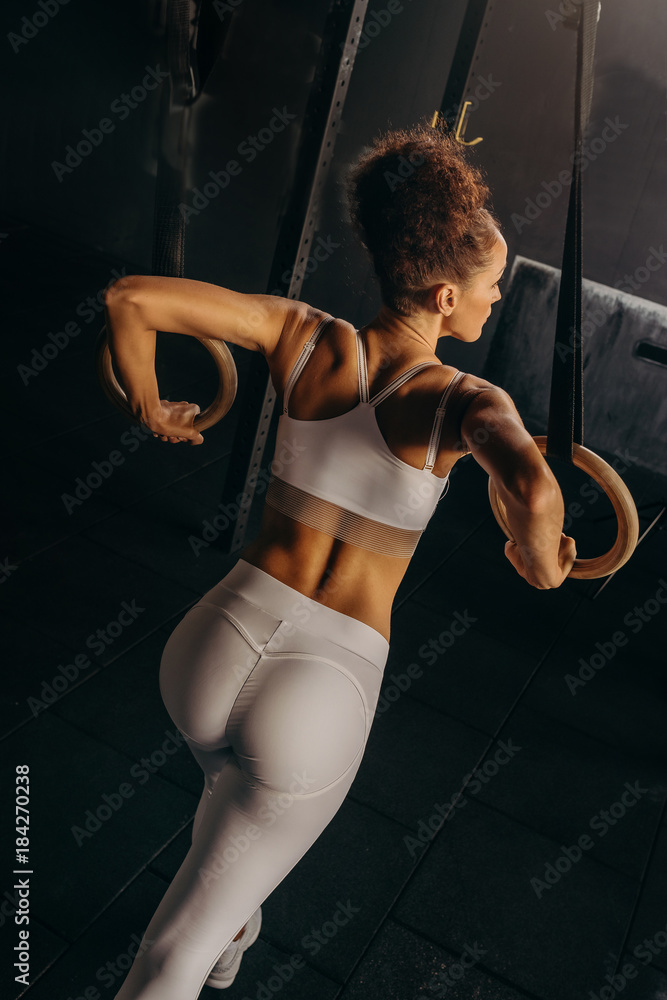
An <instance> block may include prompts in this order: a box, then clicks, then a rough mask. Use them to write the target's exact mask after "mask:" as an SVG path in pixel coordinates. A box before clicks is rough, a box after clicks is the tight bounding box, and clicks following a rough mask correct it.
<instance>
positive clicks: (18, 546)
mask: <svg viewBox="0 0 667 1000" xmlns="http://www.w3.org/2000/svg"><path fill="white" fill-rule="evenodd" d="M69 488H70V486H69V483H67V482H66V481H65V480H64V479H63V478H61V477H60V476H57V475H55V474H54V473H52V472H49V471H47V470H46V469H38V468H35V467H34V466H32V465H31V464H30V463H28V462H24V461H20V460H18V461H17V460H10V459H8V460H5V462H4V463H3V494H4V495H3V500H2V509H3V515H4V514H5V511H6V513H7V516H8V517H9V519H10V524H11V531H8V530H7V522H6V521H3V529H2V535H1V536H0V538H1V541H0V552H2V554H3V555H6V554H9V553H11V555H12V557H14V558H15V561H17V562H22V561H23V560H25V559H26V558H28V557H29V556H32V555H34V554H35V553H36V552H40V551H41V550H42V549H44V548H47V547H48V546H51V545H54V544H55V543H57V542H59V541H61V540H62V539H65V538H67V537H69V536H70V535H72V534H75V533H77V532H80V531H81V530H82V529H83V528H86V527H88V526H89V525H91V524H94V523H95V522H96V521H99V520H100V519H102V518H106V517H109V516H110V515H112V514H114V513H115V512H116V511H117V510H119V508H118V506H117V505H116V504H113V503H109V502H108V501H106V500H103V499H102V498H101V497H97V496H95V495H93V496H91V497H89V498H88V501H87V503H86V504H85V505H83V506H82V507H81V510H80V512H79V513H78V516H77V517H76V519H75V520H73V519H72V511H71V510H68V508H67V507H66V506H65V504H64V503H63V502H62V497H63V494H65V493H66V492H67V491H68V490H69Z"/></svg>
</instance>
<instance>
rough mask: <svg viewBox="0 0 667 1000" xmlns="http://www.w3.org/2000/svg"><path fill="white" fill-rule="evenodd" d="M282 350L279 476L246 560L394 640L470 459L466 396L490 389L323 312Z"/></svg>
mask: <svg viewBox="0 0 667 1000" xmlns="http://www.w3.org/2000/svg"><path fill="white" fill-rule="evenodd" d="M313 335H314V336H313ZM281 341H282V343H281V344H280V345H279V346H278V348H277V349H276V350H275V351H274V352H273V354H272V357H271V359H270V360H269V367H270V371H271V377H272V380H273V384H274V386H275V388H276V392H277V394H278V397H279V401H280V405H281V410H282V411H283V412H282V415H281V417H280V421H279V426H278V434H277V440H276V449H275V457H274V463H273V467H272V472H273V479H272V482H271V485H270V486H269V491H268V493H267V498H266V506H265V512H264V518H263V521H262V526H261V529H260V533H259V535H258V537H257V539H256V540H255V542H253V543H252V544H251V545H250V546H249V547H248V548H247V549H246V550H245V551H244V553H243V558H244V559H245V560H246V561H248V562H251V563H253V564H254V565H255V566H258V567H259V568H260V569H263V570H265V571H266V572H267V573H270V574H271V575H272V576H275V577H277V578H278V579H280V580H281V581H282V582H283V583H286V584H287V585H288V586H291V587H293V588H294V589H295V590H298V591H300V592H301V593H304V594H306V595H308V596H311V597H314V598H315V599H316V600H318V601H320V602H321V603H326V604H328V605H329V606H330V607H332V608H334V609H336V610H338V611H341V612H342V613H344V614H348V615H350V616H351V617H355V618H359V619H360V620H362V621H364V622H366V624H369V625H371V626H372V627H373V628H375V629H377V630H378V631H380V632H382V633H383V634H384V635H385V636H387V637H388V635H389V616H390V612H391V603H392V601H393V597H394V594H395V592H396V589H397V587H398V585H399V583H400V581H401V578H402V577H403V574H404V573H405V570H406V569H407V566H408V563H409V560H410V556H411V555H412V552H413V550H414V547H415V545H416V544H417V542H418V540H419V536H420V534H421V531H422V530H423V528H425V527H426V524H427V523H428V520H429V518H430V516H431V514H432V512H433V511H434V509H435V506H436V504H437V502H438V500H439V499H440V497H441V496H442V495H443V493H444V492H446V489H447V487H448V485H449V483H448V475H449V472H450V470H451V468H452V467H453V465H454V464H455V462H456V461H457V459H459V458H460V457H461V456H462V455H463V454H465V449H464V447H463V446H462V445H461V442H460V434H459V433H458V428H459V425H460V418H461V414H462V412H463V406H462V399H463V397H464V396H467V397H468V399H470V398H471V397H470V394H471V393H474V392H475V391H479V390H480V389H482V388H485V387H487V386H488V385H489V383H487V382H484V380H482V379H477V378H475V377H473V376H470V375H466V374H465V373H463V372H457V371H456V369H453V368H451V367H450V366H446V365H442V364H441V363H440V361H439V360H438V359H437V357H435V355H434V354H433V351H432V350H431V349H430V348H429V347H428V346H427V345H425V344H424V345H421V344H420V343H419V342H418V341H417V340H410V339H404V340H401V341H400V342H399V341H398V339H397V338H392V337H391V336H390V335H388V334H386V333H385V332H384V331H382V330H375V329H373V328H372V327H368V328H366V329H364V330H363V331H359V332H358V331H355V329H354V327H352V326H351V325H350V324H349V323H346V322H344V321H342V320H339V319H333V318H332V317H330V316H327V315H326V314H324V315H323V314H321V313H318V314H314V311H313V310H309V311H308V313H306V314H303V315H302V317H301V321H300V322H297V323H295V325H294V326H293V328H292V329H291V330H288V331H286V333H285V334H284V335H283V337H282V338H281ZM443 397H444V398H443ZM438 411H440V416H438Z"/></svg>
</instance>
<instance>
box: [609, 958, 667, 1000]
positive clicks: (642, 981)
mask: <svg viewBox="0 0 667 1000" xmlns="http://www.w3.org/2000/svg"><path fill="white" fill-rule="evenodd" d="M650 959H651V953H650V952H649V951H645V950H644V949H643V948H642V949H641V951H640V952H639V957H638V956H637V955H635V954H630V955H624V956H623V961H622V963H621V966H620V969H619V971H618V972H615V971H614V969H610V971H609V972H608V973H607V975H608V976H611V980H610V979H607V978H606V977H605V978H604V979H603V981H602V982H600V983H597V984H595V986H594V987H593V989H597V992H598V994H599V992H600V990H601V989H602V986H603V985H604V986H608V987H611V988H612V989H614V988H616V987H620V988H621V990H622V992H621V993H620V996H622V997H623V1000H664V998H665V997H667V974H666V973H665V972H661V970H660V969H658V968H656V967H655V965H653V964H652V961H650ZM614 968H615V967H614ZM615 975H616V976H618V975H620V976H621V978H620V979H616V980H614V976H615ZM623 980H625V983H623ZM616 995H617V996H618V995H619V992H618V990H617V991H616Z"/></svg>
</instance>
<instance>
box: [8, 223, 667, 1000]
mask: <svg viewBox="0 0 667 1000" xmlns="http://www.w3.org/2000/svg"><path fill="white" fill-rule="evenodd" d="M2 228H3V231H4V232H6V233H7V234H8V236H7V237H6V238H5V240H4V242H3V246H2V248H1V252H2V254H3V255H7V258H6V259H7V260H8V261H9V264H8V272H7V273H8V274H9V281H8V289H7V294H6V297H5V301H6V302H7V303H8V309H7V313H6V318H5V324H4V336H3V347H4V360H5V364H4V365H3V366H2V371H1V372H0V387H1V388H2V394H1V396H0V414H2V415H3V416H4V418H5V420H4V425H5V434H4V435H3V438H2V451H3V461H2V468H3V483H4V489H3V500H2V503H3V508H4V510H3V512H2V519H1V520H2V538H1V539H0V544H1V545H2V548H1V549H0V560H2V566H1V570H0V580H1V582H2V587H1V588H0V621H1V623H2V626H3V650H4V662H5V678H6V683H5V686H4V691H3V696H2V699H1V703H0V712H1V718H0V722H1V726H2V735H3V737H4V742H3V753H2V769H3V783H2V788H3V789H4V799H5V801H6V809H5V814H6V815H9V812H10V806H12V801H11V796H12V794H13V787H14V780H15V768H16V766H17V765H22V764H28V765H29V767H30V778H31V831H30V840H31V842H30V860H31V870H32V872H33V874H32V875H31V876H30V888H31V895H30V925H29V926H30V952H31V960H30V976H29V978H30V986H29V987H28V989H27V996H28V997H29V1000H69V998H71V1000H75V998H85V1000H112V998H113V997H114V995H115V993H116V992H117V990H118V989H119V987H120V984H121V982H122V979H123V977H124V975H125V973H126V970H127V968H128V967H129V964H130V961H131V958H130V954H131V952H132V950H133V948H134V947H135V946H136V943H137V941H138V940H139V939H140V937H141V934H142V933H143V930H144V928H145V926H146V924H147V923H148V921H149V919H150V917H151V915H152V913H153V911H154V909H155V907H156V906H157V903H158V902H159V900H160V898H161V896H162V894H163V893H164V891H165V889H166V886H167V884H168V883H169V881H170V879H171V878H172V877H173V875H174V873H175V872H176V870H177V869H178V867H179V865H180V863H181V861H182V859H183V857H184V856H185V853H186V851H187V848H188V845H189V838H190V830H191V823H192V817H193V814H194V810H195V807H196V804H197V801H198V798H199V794H200V791H201V778H200V772H199V770H198V767H197V765H196V763H195V762H194V760H192V759H191V758H190V756H189V752H188V750H187V748H186V747H184V746H183V745H182V743H181V742H180V741H179V739H178V735H179V734H178V732H177V731H176V730H175V727H174V725H173V723H172V722H171V719H170V718H169V716H168V715H167V713H166V711H165V709H164V707H163V705H162V702H161V700H160V694H159V690H158V684H157V671H158V665H159V660H160V654H161V651H162V648H163V646H164V643H165V641H166V638H167V636H168V635H169V633H170V631H171V630H172V629H173V627H174V625H175V624H176V623H177V621H178V620H179V619H180V617H181V616H182V615H183V613H184V612H185V611H186V610H187V609H188V607H190V606H191V605H192V604H193V603H194V602H195V601H196V600H197V599H198V598H199V597H200V596H201V594H202V593H203V592H204V591H205V590H207V589H208V588H209V587H210V586H212V585H213V584H214V583H215V582H216V581H217V580H219V579H220V578H221V577H222V576H223V575H224V574H225V572H226V571H227V570H228V568H230V566H231V565H232V564H233V562H234V559H233V558H231V557H229V556H227V555H224V554H222V553H221V552H220V551H219V547H217V546H216V543H215V539H214V538H212V533H211V531H210V530H208V531H206V523H207V522H211V520H212V518H213V517H214V516H215V514H216V512H217V505H218V503H219V501H220V498H221V490H222V484H223V481H224V474H225V468H226V463H227V460H228V454H229V449H230V446H231V441H232V431H233V427H234V423H235V419H236V414H235V413H234V411H232V414H230V417H229V418H228V419H227V420H225V421H223V422H222V423H220V424H218V425H217V426H216V427H215V428H212V429H211V430H209V431H208V432H206V434H205V438H206V443H205V445H204V446H202V447H199V448H187V447H178V446H176V447H173V446H168V445H166V444H163V443H162V442H159V441H156V440H154V439H153V438H152V437H148V436H141V435H139V436H137V435H134V434H133V433H132V432H131V431H130V425H129V423H128V422H127V421H126V420H125V419H124V418H123V417H122V416H121V415H120V414H118V413H116V412H115V411H114V410H113V409H112V407H111V406H110V404H109V403H108V402H107V400H106V398H105V397H104V395H103V394H102V392H101V390H100V388H99V386H98V384H97V381H96V375H95V370H94V364H93V360H94V344H95V338H96V336H97V333H98V330H99V328H100V326H101V323H102V318H101V313H100V312H99V308H98V309H96V308H95V306H94V304H93V305H91V304H90V302H89V300H92V302H93V303H94V302H95V301H97V295H98V292H99V291H100V290H101V289H102V288H104V286H105V285H106V284H107V282H108V281H109V280H110V278H111V277H112V276H113V271H112V269H113V268H117V269H119V270H120V268H121V266H123V265H122V263H121V262H118V261H113V260H108V259H104V258H102V257H95V256H94V255H92V254H91V253H90V252H88V251H83V250H81V249H80V248H77V247H75V246H68V245H67V244H66V243H64V242H63V241H62V240H59V239H55V238H52V237H50V236H49V235H48V234H46V233H42V232H37V231H36V230H34V229H33V228H31V227H28V226H24V225H20V224H17V223H12V222H10V221H6V222H5V223H4V224H3V226H2ZM28 264H29V266H28ZM27 276H28V277H27ZM36 276H38V277H36ZM98 307H99V303H98ZM67 324H70V326H69V327H68V326H67ZM75 326H76V327H78V332H77V333H74V327H75ZM68 329H69V331H70V332H69V333H68V332H67V331H68ZM179 339H181V340H187V339H189V338H179ZM195 346H198V345H195ZM177 349H178V350H180V347H179V348H177ZM188 357H189V358H190V359H191V360H192V363H190V361H188V364H184V365H180V366H177V368H176V369H175V370H174V371H172V374H171V375H170V374H169V372H168V371H167V370H166V368H165V369H164V371H163V372H162V374H161V375H160V384H161V389H162V393H163V395H167V394H171V393H181V392H182V395H176V396H172V398H188V399H194V400H196V401H197V402H200V405H201V400H204V401H206V398H207V394H210V393H211V392H212V384H211V379H210V375H211V373H210V372H209V371H208V369H206V370H204V369H205V368H206V362H203V363H202V365H199V364H198V361H197V359H195V358H194V356H190V355H189V356H188ZM195 373H196V374H195ZM112 454H113V455H115V458H114V457H110V456H112ZM605 457H607V458H609V457H610V456H605ZM93 471H97V472H98V479H99V483H98V480H97V479H94V478H93V479H92V480H91V482H93V483H97V485H95V486H94V487H91V486H88V488H87V491H86V487H85V480H86V479H87V478H88V477H89V474H90V473H91V472H93ZM624 479H625V481H626V483H627V484H628V485H629V487H630V489H631V491H632V493H633V496H634V498H635V501H636V503H637V505H638V506H640V507H641V508H642V509H641V515H642V519H641V526H642V529H643V528H644V527H646V526H647V525H648V524H649V523H650V521H651V519H652V518H653V517H654V516H655V515H656V514H657V512H658V510H659V509H660V506H661V505H664V503H665V497H666V496H667V483H666V482H665V480H664V479H660V478H659V477H658V476H655V475H654V474H652V473H649V472H647V471H646V470H642V468H640V467H638V466H637V465H631V467H630V468H629V469H628V470H627V472H626V473H625V474H624ZM81 481H83V485H80V482H81ZM77 487H78V496H77ZM486 490H487V477H486V475H485V474H484V473H483V471H482V470H481V469H480V468H479V466H477V465H476V464H475V462H474V461H473V460H472V459H471V458H470V457H467V458H465V459H463V460H461V462H460V463H459V465H458V466H457V467H456V470H455V472H454V473H453V475H452V478H451V487H450V490H449V493H448V494H447V495H446V496H445V498H444V499H443V500H442V502H441V504H440V506H439V508H438V512H437V515H436V517H435V519H434V521H433V522H432V524H431V525H430V526H429V529H428V531H427V533H426V535H425V537H424V538H423V540H422V541H421V543H420V546H419V549H418V551H417V553H416V555H415V558H414V561H413V563H412V564H411V567H410V570H409V572H408V574H407V577H406V579H405V581H404V583H403V585H402V586H401V589H400V592H399V595H398V599H397V601H396V607H395V614H394V619H393V641H392V650H391V654H390V659H389V662H388V665H387V668H386V675H385V684H384V688H383V692H382V696H381V698H380V702H379V706H378V712H377V716H376V720H375V722H374V726H373V730H372V733H371V737H370V740H369V743H368V747H367V750H366V755H365V757H364V760H363V763H362V766H361V769H360V771H359V774H358V776H357V778H356V780H355V783H354V785H353V787H352V790H351V792H350V794H349V796H348V798H347V799H346V801H345V803H344V804H343V806H342V808H341V809H340V811H339V813H338V814H337V815H336V817H335V819H334V820H333V822H332V823H331V824H330V826H329V827H328V828H327V829H326V830H325V832H324V833H323V835H322V836H321V837H320V839H319V840H318V841H317V842H316V843H315V845H314V846H313V847H312V848H311V850H310V851H309V852H308V854H307V855H306V856H305V858H304V859H303V860H302V861H301V862H300V864H299V865H298V866H297V867H296V868H295V869H294V870H293V871H292V872H291V873H290V875H289V876H288V877H287V878H286V879H285V881H284V882H283V883H282V884H281V885H280V886H279V887H278V889H277V890H276V891H275V892H274V893H273V895H272V896H270V897H269V899H268V900H267V901H266V903H265V904H264V907H263V909H264V923H263V926H262V932H261V936H260V938H259V940H258V941H257V943H256V944H255V945H254V946H253V947H252V948H251V949H250V950H249V951H248V952H247V953H246V955H245V957H244V960H243V965H242V968H241V971H240V973H239V975H238V977H237V980H236V982H235V983H234V985H233V987H232V988H230V989H229V990H228V991H227V993H226V994H225V995H226V996H228V998H229V1000H267V998H269V997H274V996H279V997H281V998H284V1000H314V998H315V1000H320V998H321V1000H334V998H336V1000H339V998H340V1000H362V998H363V1000H376V998H377V1000H418V998H420V997H424V998H431V997H444V996H447V997H448V998H452V1000H472V998H475V1000H518V998H532V1000H575V998H576V1000H579V998H581V1000H584V998H586V1000H590V998H591V997H592V998H593V1000H596V998H599V1000H605V998H606V1000H610V998H612V997H615V996H618V995H620V996H622V997H623V1000H650V998H654V1000H657V998H659V997H663V996H666V995H667V905H666V901H667V881H666V879H667V876H666V875H665V872H666V871H667V825H666V824H665V808H664V806H665V798H666V795H667V725H666V723H665V709H666V708H667V704H666V702H667V684H666V682H665V667H666V666H667V664H666V662H665V660H666V657H665V648H666V645H665V637H666V636H665V622H666V621H667V603H665V601H667V535H666V533H665V531H664V530H654V531H653V532H652V533H651V534H650V535H649V537H648V538H647V539H646V540H645V541H644V542H642V543H641V544H640V546H639V547H638V548H637V550H636V552H635V554H634V555H633V557H632V559H631V561H630V562H629V563H628V564H627V565H626V566H625V567H624V568H623V569H622V570H621V571H620V572H619V573H618V574H616V575H615V576H614V577H613V578H612V579H611V581H610V582H609V583H608V585H607V586H606V587H605V588H604V589H603V590H602V591H601V592H600V593H599V595H597V596H596V592H597V590H598V588H599V587H600V584H601V583H602V582H603V581H588V582H584V581H568V582H567V583H566V584H565V585H563V586H562V587H561V588H559V589H558V590H555V591H537V590H535V589H533V588H531V587H529V586H528V585H527V584H526V583H525V582H524V581H523V580H522V579H521V578H519V577H518V576H517V575H516V574H515V573H514V571H513V569H512V567H511V566H510V564H509V563H508V562H507V560H506V559H505V556H504V553H503V543H504V536H503V534H502V532H501V531H500V528H499V527H498V526H497V525H496V522H495V520H494V519H493V516H492V514H491V509H490V506H489V502H488V498H487V492H486ZM645 505H646V506H645ZM648 505H652V506H648ZM599 507H600V510H599V511H598V510H597V509H594V508H592V507H591V508H590V510H587V511H586V517H583V518H581V520H580V523H579V524H577V525H574V526H573V528H572V533H573V534H575V537H577V536H578V533H580V534H581V537H582V541H583V540H584V536H586V533H587V532H589V533H590V537H591V538H597V535H596V532H599V531H601V530H602V531H603V532H604V530H606V529H605V528H604V522H599V523H596V522H595V518H596V517H597V516H598V515H601V516H602V515H604V509H603V506H602V504H600V505H599ZM607 529H610V523H609V522H608V523H607ZM207 538H208V539H209V540H208V541H207ZM204 543H205V544H204ZM123 610H125V612H127V613H126V614H124V615H123V618H122V621H123V623H124V624H122V625H120V624H118V621H119V615H120V614H121V612H122V611H123ZM128 617H129V618H130V624H125V623H127V621H128ZM471 772H476V774H473V775H472V777H470V775H471ZM464 785H465V786H466V787H465V791H464V794H463V796H462V797H461V798H457V796H458V793H459V792H460V791H461V789H462V788H463V786H464ZM8 789H11V790H12V792H11V793H10V792H9V791H8ZM123 790H124V791H123ZM455 800H456V802H457V803H458V804H457V805H455V806H453V807H452V802H453V801H455ZM105 805H106V808H101V807H103V806H105ZM98 813H99V815H98ZM10 824H11V817H10V818H9V820H8V823H7V826H6V827H5V832H6V834H7V842H8V846H7V849H6V851H4V853H3V857H4V858H5V867H4V871H5V885H6V888H5V891H4V895H3V899H2V903H1V904H0V936H1V940H2V943H3V947H4V954H5V955H6V956H9V955H12V954H13V951H12V949H13V947H14V945H15V944H16V943H17V941H18V936H17V935H18V927H17V925H16V924H15V923H14V919H13V913H14V906H15V905H16V904H17V903H18V896H17V895H16V892H17V890H16V888H12V879H13V878H14V876H13V875H11V873H10V867H11V864H12V863H13V862H12V858H13V856H14V855H13V835H12V833H11V829H10ZM20 877H21V876H17V878H20ZM12 961H13V960H12ZM9 964H10V963H6V966H5V968H7V966H8V965H9ZM5 974H7V973H5ZM12 985H13V994H12V995H18V994H20V993H22V992H25V991H26V987H25V986H23V985H21V984H20V983H17V982H15V981H14V982H13V984H12ZM4 995H10V994H9V992H8V993H6V994H4ZM203 995H205V996H208V997H209V1000H210V998H212V997H213V996H215V995H216V994H214V993H213V991H210V990H208V989H207V988H205V990H204V994H203Z"/></svg>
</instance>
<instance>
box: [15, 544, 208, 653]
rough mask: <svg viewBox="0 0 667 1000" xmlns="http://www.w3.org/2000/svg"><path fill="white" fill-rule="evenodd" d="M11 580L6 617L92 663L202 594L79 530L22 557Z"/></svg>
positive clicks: (136, 638)
mask: <svg viewBox="0 0 667 1000" xmlns="http://www.w3.org/2000/svg"><path fill="white" fill-rule="evenodd" d="M10 582H11V584H12V586H11V589H6V591H5V592H4V593H3V598H4V602H3V603H4V613H5V615H10V616H12V617H13V618H15V620H16V621H18V622H22V623H24V624H26V625H29V626H30V627H36V628H38V629H39V631H40V632H43V633H44V634H45V635H46V636H49V637H51V638H55V639H58V640H60V641H61V642H64V643H66V644H67V645H68V646H70V647H71V648H72V649H75V650H77V652H80V653H82V654H83V655H84V656H86V657H87V658H88V659H89V660H90V662H91V663H95V664H100V663H102V664H104V663H109V662H111V660H113V659H115V658H116V657H117V656H119V655H120V653H122V652H123V651H124V650H126V649H128V648H129V647H130V646H133V645H134V644H135V643H136V642H138V641H139V640H140V639H141V638H142V637H143V636H145V635H146V634H149V633H150V632H152V631H154V630H155V629H156V628H157V627H158V626H159V625H161V624H162V623H163V622H164V621H166V620H167V618H168V617H170V616H172V615H173V614H174V612H175V611H177V610H178V609H179V608H184V607H186V606H188V605H189V604H191V603H192V601H193V600H196V599H197V598H198V597H199V596H201V595H200V593H199V592H198V591H195V590H193V589H190V588H187V587H184V586H181V585H179V584H178V583H176V582H175V581H173V580H167V579H165V578H164V577H163V576H161V575H159V574H158V573H155V572H153V571H151V570H149V569H146V568H145V567H143V566H141V565H139V564H138V563H136V562H134V561H133V560H132V559H130V558H129V557H128V558H123V557H121V556H119V555H117V554H116V553H115V552H113V551H112V550H111V549H109V548H108V547H107V546H105V545H99V544H98V543H96V542H94V541H91V540H90V539H88V538H84V537H81V536H74V537H72V538H68V539H66V540H65V541H63V542H60V543H59V544H58V545H55V546H53V547H52V548H50V549H47V550H46V551H45V552H42V553H40V554H39V555H38V556H36V557H35V558H34V559H31V560H29V561H27V562H25V563H23V564H22V565H21V572H20V573H19V572H17V573H16V574H14V575H13V577H11V578H10ZM36 609H38V610H37V611H36ZM100 633H101V634H100Z"/></svg>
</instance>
